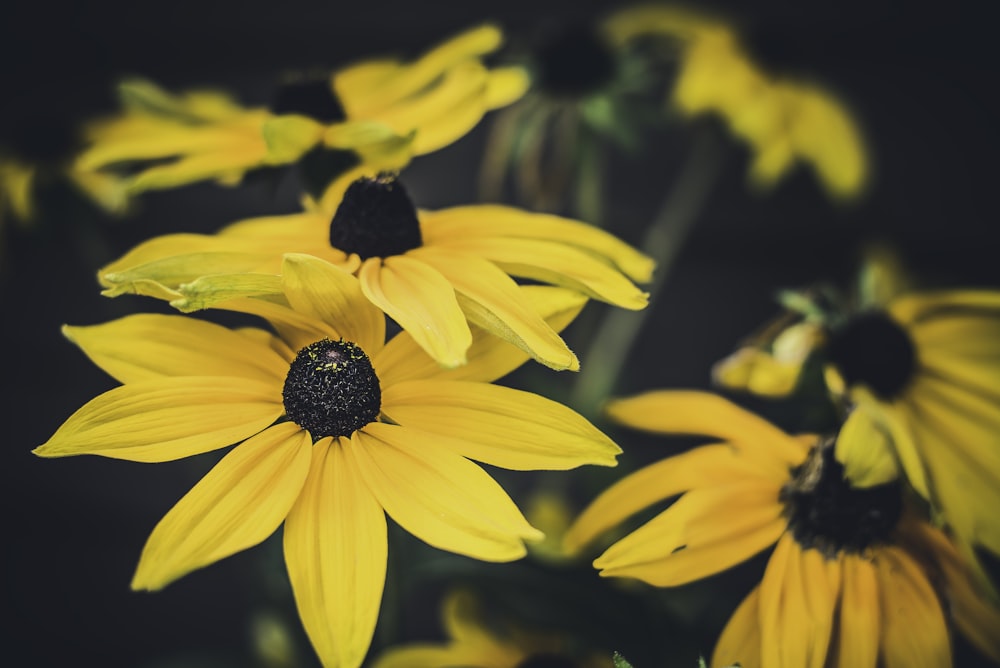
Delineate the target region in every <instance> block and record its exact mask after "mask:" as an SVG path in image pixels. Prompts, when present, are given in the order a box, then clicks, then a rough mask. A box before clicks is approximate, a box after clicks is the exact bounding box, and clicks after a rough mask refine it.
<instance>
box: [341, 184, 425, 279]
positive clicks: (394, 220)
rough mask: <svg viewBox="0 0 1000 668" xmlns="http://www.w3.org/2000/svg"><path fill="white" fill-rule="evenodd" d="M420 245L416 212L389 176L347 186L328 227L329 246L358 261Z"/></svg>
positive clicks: (401, 189)
mask: <svg viewBox="0 0 1000 668" xmlns="http://www.w3.org/2000/svg"><path fill="white" fill-rule="evenodd" d="M422 243H423V238H422V237H421V235H420V221H419V219H418V218H417V209H416V207H415V206H414V205H413V201H412V200H411V199H410V196H409V195H408V194H407V193H406V189H405V188H403V184H401V183H400V182H399V181H397V180H396V177H395V176H394V175H392V174H379V175H378V176H376V177H375V178H370V177H362V178H360V179H358V180H357V181H355V182H354V183H352V184H351V185H350V186H348V187H347V191H346V192H345V193H344V199H343V201H342V202H341V203H340V206H339V207H337V212H336V213H335V214H334V215H333V220H332V221H331V223H330V245H332V246H333V247H335V248H339V249H340V250H342V251H344V252H345V253H357V254H358V255H360V256H361V259H367V258H370V257H388V256H390V255H400V254H402V253H405V252H406V251H408V250H411V249H413V248H418V247H419V246H420V245H421V244H422Z"/></svg>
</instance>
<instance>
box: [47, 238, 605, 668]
mask: <svg viewBox="0 0 1000 668" xmlns="http://www.w3.org/2000/svg"><path fill="white" fill-rule="evenodd" d="M281 282H282V287H283V294H284V295H285V298H286V299H287V302H288V304H290V305H291V307H289V306H285V305H282V304H277V303H275V302H273V301H269V300H253V299H251V298H243V301H256V304H253V305H244V306H243V307H242V310H244V311H249V312H257V313H259V314H260V315H262V316H265V317H266V318H267V319H268V320H269V321H270V323H271V324H272V325H273V326H274V327H275V329H276V330H277V331H278V332H279V333H280V335H278V336H275V335H272V334H270V333H269V332H266V331H264V330H259V329H247V330H239V331H233V330H229V329H227V328H224V327H222V326H219V325H215V324H212V323H209V322H205V321H201V320H198V319H195V318H192V317H190V316H182V315H174V316H170V315H153V314H141V315H132V316H128V317H125V318H122V319H120V320H116V321H113V322H110V323H106V324H103V325H95V326H91V327H67V328H66V329H65V332H66V335H67V336H68V337H69V338H70V339H71V340H72V341H74V342H75V343H76V344H77V345H79V346H80V347H81V348H82V349H83V350H84V352H85V353H86V354H87V355H88V356H89V357H90V358H91V359H92V360H94V361H95V362H96V363H97V364H98V365H99V366H101V367H102V368H103V369H104V370H106V371H107V372H108V373H110V374H111V375H112V376H114V377H115V378H116V379H118V380H119V381H121V382H122V383H123V385H121V386H120V387H117V388H115V389H112V390H110V391H108V392H106V393H104V394H102V395H100V396H98V397H97V398H95V399H93V400H91V401H90V402H88V403H87V404H86V405H84V406H83V407H82V408H80V409H79V410H78V411H77V412H76V413H74V414H73V415H72V416H70V418H69V419H67V420H66V422H65V423H64V424H63V425H62V426H61V427H60V428H59V429H58V430H57V431H56V433H55V434H54V435H53V436H52V437H51V438H50V439H49V440H48V441H47V442H46V443H44V444H43V445H41V446H40V447H38V448H37V449H36V450H35V453H36V454H38V455H40V456H43V457H62V456H69V455H80V454H96V455H102V456H105V457H114V458H119V459H128V460H132V461H140V462H159V461H167V460H174V459H178V458H181V457H188V456H191V455H195V454H199V453H204V452H208V451H212V450H217V449H219V448H223V447H226V446H228V445H230V444H232V443H238V445H237V446H236V447H235V448H234V449H232V450H231V451H230V452H229V453H228V454H227V455H226V456H225V457H224V458H223V459H222V460H221V461H220V462H219V463H218V464H217V465H216V466H215V467H214V468H213V469H212V470H211V471H210V472H209V473H208V474H206V475H205V477H204V478H203V479H202V480H201V481H200V482H199V483H198V484H197V485H196V486H195V487H194V488H193V489H192V490H191V491H190V492H189V493H188V494H187V495H186V496H185V497H184V498H182V499H181V500H180V501H179V502H178V503H177V505H176V506H174V508H173V509H171V510H170V512H169V513H167V515H166V516H165V517H164V518H163V519H162V520H161V521H160V523H159V524H158V525H157V527H156V528H155V529H154V530H153V533H152V535H151V536H150V537H149V540H148V542H147V543H146V546H145V548H144V549H143V553H142V557H141V559H140V562H139V565H138V568H137V570H136V573H135V576H134V578H133V580H132V587H133V588H134V589H148V590H156V589H160V588H162V587H164V586H166V585H167V584H169V583H170V582H172V581H174V580H176V579H177V578H179V577H181V576H183V575H185V574H186V573H189V572H191V571H193V570H195V569H198V568H201V567H204V566H207V565H209V564H211V563H214V562H216V561H218V560H219V559H222V558H224V557H226V556H229V555H231V554H233V553H235V552H238V551H240V550H243V549H246V548H248V547H251V546H253V545H256V544H257V543H259V542H261V541H262V540H264V539H265V538H267V537H268V536H269V535H270V534H272V533H273V532H274V531H275V530H276V529H277V528H278V527H279V526H280V525H281V524H282V523H284V551H285V562H286V565H287V568H288V573H289V576H290V579H291V584H292V589H293V592H294V595H295V600H296V604H297V606H298V611H299V614H300V616H301V618H302V622H303V625H304V626H305V629H306V632H307V633H308V635H309V638H310V639H311V641H312V644H313V646H314V648H315V650H316V652H317V654H318V655H319V656H320V658H321V660H322V662H323V664H324V665H325V666H350V667H356V666H359V665H360V664H361V662H362V660H363V659H364V657H365V653H366V651H367V648H368V646H369V643H370V640H371V637H372V633H373V630H374V627H375V623H376V619H377V616H378V611H379V605H380V599H381V595H382V587H383V583H384V579H385V569H386V550H387V545H386V520H385V514H386V513H388V515H389V516H390V517H392V518H393V519H394V520H395V521H396V522H397V523H398V524H400V525H401V526H402V527H403V528H405V529H406V530H408V531H410V532H411V533H413V534H414V535H415V536H417V537H418V538H420V539H422V540H424V541H425V542H427V543H428V544H430V545H432V546H434V547H438V548H440V549H444V550H449V551H452V552H456V553H459V554H462V555H465V556H468V557H472V558H474V559H482V560H487V561H497V562H502V561H510V560H514V559H518V558H520V557H522V556H524V555H525V553H526V549H525V546H524V541H525V540H539V539H541V538H542V534H541V533H540V532H539V531H538V530H536V529H535V528H533V527H532V526H531V525H530V524H529V523H528V522H527V521H526V520H525V519H524V517H523V516H522V514H521V512H520V511H519V510H518V508H517V506H516V505H515V504H514V502H513V501H512V500H511V499H510V498H509V497H508V496H507V494H506V493H505V492H504V490H503V489H502V488H501V487H500V486H499V485H498V484H497V483H496V482H495V481H494V480H493V479H492V478H491V477H490V476H489V475H488V474H487V473H486V472H485V471H484V470H483V469H482V468H480V467H479V466H478V465H476V464H475V463H474V462H473V461H471V460H475V461H479V462H485V463H488V464H491V465H494V466H499V467H503V468H509V469H517V470H531V469H553V470H565V469H570V468H574V467H577V466H580V465H583V464H597V465H602V466H613V465H614V464H615V457H616V455H617V454H618V453H619V452H620V449H619V448H618V447H617V446H616V445H615V444H614V443H613V442H612V441H611V440H610V439H609V438H608V437H607V436H605V435H604V434H603V433H601V432H600V431H599V430H597V429H596V428H595V427H594V426H592V425H591V424H590V423H589V422H587V421H586V420H585V419H583V418H582V417H580V416H579V415H578V414H576V413H575V412H573V411H571V410H570V409H568V408H566V407H565V406H563V405H561V404H558V403H556V402H554V401H550V400H547V399H544V398H543V397H540V396H538V395H535V394H532V393H530V392H524V391H520V390H515V389H511V388H508V387H503V386H499V385H493V384H491V383H490V382H489V381H492V380H494V379H496V378H498V377H499V376H502V375H504V374H506V373H508V372H509V371H511V370H513V369H514V368H516V367H517V366H519V365H520V364H521V363H523V362H524V361H525V360H526V356H525V355H524V354H523V353H522V352H521V351H519V350H517V349H516V348H513V347H512V346H509V345H507V344H505V343H504V342H502V341H499V340H498V339H496V338H495V337H491V336H486V337H480V338H477V340H476V342H475V343H474V344H473V346H472V348H471V349H470V363H469V364H468V365H466V366H464V367H462V368H460V369H457V370H454V371H447V370H444V369H442V368H441V367H440V366H439V365H437V364H435V363H434V362H433V360H431V359H429V358H428V357H427V356H426V355H423V354H422V353H421V351H420V349H419V348H418V347H417V346H416V345H415V344H414V342H413V340H412V338H411V337H409V336H408V335H406V334H405V333H404V334H401V335H399V336H396V337H394V338H393V339H392V340H391V341H389V342H388V343H386V342H385V340H384V337H385V316H384V315H383V314H382V313H381V312H380V311H379V310H378V309H377V308H375V307H374V306H373V305H372V304H371V303H370V302H369V301H368V300H367V299H365V297H364V295H362V293H361V287H360V284H359V282H358V281H357V280H356V279H355V278H354V277H352V276H350V275H349V274H346V273H344V272H341V271H340V270H338V269H335V268H333V267H331V266H330V265H329V264H327V263H325V262H322V261H321V260H318V259H316V258H313V257H310V256H306V255H288V256H286V258H285V265H284V267H283V271H282V278H281ZM524 289H525V291H526V292H527V293H528V294H529V295H530V299H531V301H532V303H533V305H534V306H535V307H536V308H537V309H538V311H539V312H541V313H545V314H546V315H547V316H549V317H550V319H551V320H552V321H553V323H554V325H555V326H556V327H557V328H561V327H562V326H565V324H567V323H568V322H569V321H570V320H572V318H573V317H574V316H575V315H576V313H577V312H578V311H579V309H580V308H581V307H582V302H583V301H584V300H583V299H582V298H580V297H579V296H578V295H575V294H574V293H572V292H569V291H566V290H561V289H557V288H547V287H534V288H524ZM292 307H293V308H292Z"/></svg>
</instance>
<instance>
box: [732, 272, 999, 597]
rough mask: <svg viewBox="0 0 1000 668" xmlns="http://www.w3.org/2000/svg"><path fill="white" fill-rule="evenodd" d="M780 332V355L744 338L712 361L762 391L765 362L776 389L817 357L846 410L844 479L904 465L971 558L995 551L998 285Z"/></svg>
mask: <svg viewBox="0 0 1000 668" xmlns="http://www.w3.org/2000/svg"><path fill="white" fill-rule="evenodd" d="M803 327H805V328H807V330H808V332H809V335H808V337H807V338H808V341H806V340H805V339H803V338H801V337H800V336H799V334H800V333H801V332H798V331H796V329H795V328H803ZM803 331H804V330H803ZM785 337H788V338H789V340H790V341H793V340H797V341H798V344H799V345H795V346H793V348H794V349H795V354H794V355H793V356H790V357H786V358H784V359H782V358H781V356H780V355H779V350H778V347H777V345H776V344H775V345H774V346H772V347H771V348H769V349H768V348H763V347H760V348H753V347H751V348H746V349H743V350H744V351H749V352H741V351H737V353H736V354H735V355H734V356H732V357H730V358H727V359H726V360H723V362H721V363H720V364H719V365H718V366H717V367H716V374H715V378H716V380H717V381H719V382H720V383H721V384H722V385H724V386H727V387H731V388H738V389H744V390H749V391H751V392H759V390H761V389H762V386H763V389H765V390H767V389H770V388H768V387H766V382H765V381H766V379H768V378H770V379H772V380H773V378H774V377H775V376H776V375H777V372H772V373H771V374H770V375H768V374H767V373H765V370H772V369H775V368H780V369H781V370H782V377H787V378H788V379H789V382H788V383H787V384H786V385H785V388H779V389H791V388H792V387H794V385H795V383H796V381H797V377H798V375H799V374H800V373H801V371H802V365H803V364H804V363H805V362H806V360H807V359H817V360H818V364H820V365H822V366H823V367H824V369H825V380H826V385H827V388H828V390H829V391H830V392H831V393H832V395H833V396H834V397H835V398H836V400H837V401H838V402H839V403H841V404H843V405H844V406H845V407H846V409H847V410H848V411H850V413H849V415H848V417H847V421H846V424H845V426H844V429H843V431H842V433H841V436H840V438H839V439H838V442H837V450H836V456H837V459H838V460H839V461H840V462H841V463H842V464H843V465H844V466H845V469H846V474H847V476H848V478H849V479H850V480H851V481H852V482H853V483H854V484H855V485H859V486H862V487H866V486H871V485H877V484H881V483H883V482H886V481H888V480H892V479H894V478H896V477H897V476H899V475H900V471H902V473H903V474H905V476H906V479H907V480H908V481H909V483H910V484H911V485H912V486H913V487H914V489H916V491H917V492H918V493H919V494H920V495H921V496H923V497H924V498H925V499H927V500H928V501H930V502H931V504H932V506H933V508H934V510H935V511H936V513H937V514H938V519H940V520H941V521H943V522H945V523H946V524H948V525H949V527H950V528H951V530H952V531H953V532H954V534H955V538H956V541H957V542H958V544H959V545H960V547H961V548H962V551H963V552H964V553H965V555H966V556H967V557H968V558H970V559H973V560H974V559H975V558H976V556H975V547H977V546H981V547H985V548H987V549H988V550H990V551H991V552H993V553H994V554H1000V519H998V517H997V515H996V513H995V512H994V511H993V509H994V508H998V507H1000V394H998V391H997V389H996V388H997V386H998V383H1000V292H997V291H994V290H942V291H928V292H907V293H903V294H900V295H897V296H894V297H892V298H890V299H889V300H888V302H887V303H885V304H881V305H876V304H874V303H872V304H869V305H868V306H867V307H865V308H862V309H859V310H857V311H851V312H847V313H844V312H839V311H834V312H829V313H825V314H823V315H821V316H819V317H818V318H815V319H813V320H811V321H808V322H799V323H798V324H796V325H793V326H792V327H791V328H788V329H785V330H782V333H780V334H778V335H777V337H776V338H775V339H774V341H775V342H777V341H779V340H780V339H782V338H785ZM747 357H752V358H754V359H755V360H756V365H755V366H753V367H752V368H751V367H749V366H747V365H746V364H744V363H743V362H744V361H745V359H746V358H747ZM793 357H794V359H793ZM763 394H768V392H763ZM774 394H775V395H780V394H781V392H778V391H776V392H774ZM983 579H984V580H985V579H986V578H985V576H983Z"/></svg>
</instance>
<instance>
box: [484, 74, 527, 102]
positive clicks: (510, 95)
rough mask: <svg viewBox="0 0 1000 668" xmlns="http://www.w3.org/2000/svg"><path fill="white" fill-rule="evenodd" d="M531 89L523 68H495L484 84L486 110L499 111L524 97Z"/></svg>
mask: <svg viewBox="0 0 1000 668" xmlns="http://www.w3.org/2000/svg"><path fill="white" fill-rule="evenodd" d="M530 87H531V77H530V76H528V72H527V70H525V69H524V68H523V67H496V68H494V69H492V70H490V72H489V80H488V81H487V83H486V108H487V109H499V108H500V107H506V106H507V105H509V104H513V103H515V102H517V101H518V100H520V99H521V98H522V97H524V95H525V93H527V92H528V89H529V88H530Z"/></svg>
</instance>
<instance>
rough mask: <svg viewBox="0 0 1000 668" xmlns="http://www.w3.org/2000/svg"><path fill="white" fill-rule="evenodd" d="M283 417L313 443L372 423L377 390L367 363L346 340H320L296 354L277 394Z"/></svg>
mask: <svg viewBox="0 0 1000 668" xmlns="http://www.w3.org/2000/svg"><path fill="white" fill-rule="evenodd" d="M281 397H282V399H283V401H284V404H285V414H286V415H287V416H288V419H290V420H291V421H292V422H294V423H295V424H297V425H299V426H300V427H302V428H303V429H306V430H307V431H308V432H309V433H310V434H311V435H312V437H313V438H314V439H318V438H323V437H324V436H350V435H351V434H352V433H354V432H355V431H357V430H358V429H360V428H361V427H364V426H365V425H366V424H369V423H370V422H374V421H375V418H377V417H378V414H379V410H380V409H381V408H382V390H381V388H380V387H379V382H378V376H376V375H375V370H374V369H373V368H372V363H371V360H369V359H368V355H366V354H365V352H364V351H363V350H361V348H359V347H358V346H357V345H355V344H354V343H351V342H350V341H344V340H340V341H331V340H330V339H323V340H322V341H316V342H315V343H310V344H309V345H308V346H306V347H305V348H303V349H302V350H300V351H299V352H298V354H297V355H296V356H295V360H294V361H293V362H292V364H291V367H290V368H289V369H288V375H287V376H286V377H285V386H284V388H283V389H282V390H281Z"/></svg>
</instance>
